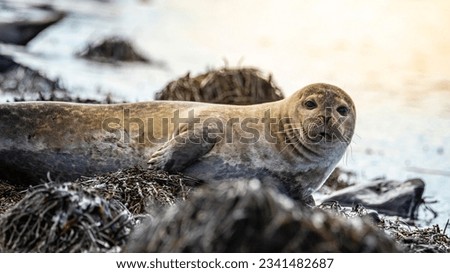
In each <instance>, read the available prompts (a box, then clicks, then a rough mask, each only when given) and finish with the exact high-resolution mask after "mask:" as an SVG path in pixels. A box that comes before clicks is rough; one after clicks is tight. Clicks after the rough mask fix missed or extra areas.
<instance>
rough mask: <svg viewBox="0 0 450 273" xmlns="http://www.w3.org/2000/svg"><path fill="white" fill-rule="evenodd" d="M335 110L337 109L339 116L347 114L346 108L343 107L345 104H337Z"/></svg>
mask: <svg viewBox="0 0 450 273" xmlns="http://www.w3.org/2000/svg"><path fill="white" fill-rule="evenodd" d="M336 111H338V113H339V114H340V115H341V116H346V115H347V114H348V108H347V107H345V106H339V107H338V108H337V109H336Z"/></svg>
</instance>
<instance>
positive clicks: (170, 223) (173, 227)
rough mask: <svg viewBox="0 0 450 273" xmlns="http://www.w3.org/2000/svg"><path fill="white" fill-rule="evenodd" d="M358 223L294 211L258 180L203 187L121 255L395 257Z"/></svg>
mask: <svg viewBox="0 0 450 273" xmlns="http://www.w3.org/2000/svg"><path fill="white" fill-rule="evenodd" d="M398 250H399V248H398V246H397V244H396V243H395V242H394V241H393V240H392V239H391V238H389V237H388V236H387V235H385V234H384V233H383V232H381V231H380V230H378V229H377V228H375V227H374V226H372V225H370V224H368V223H367V222H365V221H364V220H362V219H361V218H355V219H345V218H342V217H339V216H334V215H331V214H329V213H327V212H325V211H323V210H319V209H314V210H311V209H308V208H306V207H299V206H297V205H296V204H295V203H294V201H292V200H291V199H289V198H288V197H287V196H285V195H282V194H280V193H279V192H278V191H277V190H276V189H274V188H272V187H269V186H264V185H262V184H261V183H260V182H259V181H258V180H251V181H239V182H233V183H222V184H219V185H208V184H207V185H205V186H203V187H201V188H199V189H198V190H197V191H195V192H193V193H192V195H191V197H190V198H189V199H188V200H187V201H185V202H183V203H181V204H178V205H175V206H172V207H170V208H168V209H166V210H164V211H162V212H161V213H160V214H159V215H156V216H155V217H154V218H152V219H151V220H147V221H146V222H144V223H143V224H141V225H139V226H138V227H137V228H136V229H135V230H134V231H133V233H132V235H131V236H130V239H129V242H128V243H127V245H126V246H125V247H124V249H123V251H124V252H396V251H398Z"/></svg>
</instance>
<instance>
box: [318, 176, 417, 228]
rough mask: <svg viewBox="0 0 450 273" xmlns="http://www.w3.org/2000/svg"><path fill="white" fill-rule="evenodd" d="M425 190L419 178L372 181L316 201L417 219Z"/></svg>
mask: <svg viewBox="0 0 450 273" xmlns="http://www.w3.org/2000/svg"><path fill="white" fill-rule="evenodd" d="M424 189H425V182H424V181H423V180H421V179H410V180H407V181H405V182H398V181H390V180H389V181H384V180H383V181H372V182H369V183H363V184H357V185H354V186H350V187H347V188H344V189H342V190H338V191H336V192H334V193H332V194H330V195H328V196H325V197H323V198H320V199H321V200H316V201H317V203H320V202H322V203H326V202H339V204H340V205H342V206H352V205H354V204H362V205H363V206H364V207H366V208H369V209H374V210H376V211H378V212H379V213H382V214H386V215H394V216H400V217H405V218H411V219H417V210H418V207H419V205H420V204H422V202H423V199H422V195H423V192H424Z"/></svg>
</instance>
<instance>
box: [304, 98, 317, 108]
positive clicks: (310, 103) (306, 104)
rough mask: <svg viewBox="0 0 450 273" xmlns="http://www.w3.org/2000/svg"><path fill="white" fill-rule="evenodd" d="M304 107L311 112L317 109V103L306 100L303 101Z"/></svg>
mask: <svg viewBox="0 0 450 273" xmlns="http://www.w3.org/2000/svg"><path fill="white" fill-rule="evenodd" d="M305 107H306V108H307V109H309V110H312V109H314V108H316V107H317V103H316V102H315V101H313V100H307V101H305Z"/></svg>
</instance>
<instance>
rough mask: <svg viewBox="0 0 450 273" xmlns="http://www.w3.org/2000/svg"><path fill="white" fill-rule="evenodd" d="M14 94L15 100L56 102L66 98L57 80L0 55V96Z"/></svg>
mask: <svg viewBox="0 0 450 273" xmlns="http://www.w3.org/2000/svg"><path fill="white" fill-rule="evenodd" d="M1 93H7V94H14V95H15V96H16V98H17V99H16V100H19V101H20V100H56V98H64V97H67V96H68V95H67V90H65V89H64V88H63V87H62V86H61V84H60V83H59V80H51V79H48V78H47V77H46V76H44V75H42V74H41V73H40V72H39V71H36V70H34V69H31V68H29V67H27V66H24V65H21V64H18V63H16V62H15V61H14V59H13V58H11V57H10V56H5V55H1V54H0V94H1Z"/></svg>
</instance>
